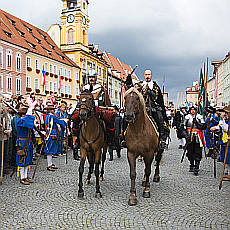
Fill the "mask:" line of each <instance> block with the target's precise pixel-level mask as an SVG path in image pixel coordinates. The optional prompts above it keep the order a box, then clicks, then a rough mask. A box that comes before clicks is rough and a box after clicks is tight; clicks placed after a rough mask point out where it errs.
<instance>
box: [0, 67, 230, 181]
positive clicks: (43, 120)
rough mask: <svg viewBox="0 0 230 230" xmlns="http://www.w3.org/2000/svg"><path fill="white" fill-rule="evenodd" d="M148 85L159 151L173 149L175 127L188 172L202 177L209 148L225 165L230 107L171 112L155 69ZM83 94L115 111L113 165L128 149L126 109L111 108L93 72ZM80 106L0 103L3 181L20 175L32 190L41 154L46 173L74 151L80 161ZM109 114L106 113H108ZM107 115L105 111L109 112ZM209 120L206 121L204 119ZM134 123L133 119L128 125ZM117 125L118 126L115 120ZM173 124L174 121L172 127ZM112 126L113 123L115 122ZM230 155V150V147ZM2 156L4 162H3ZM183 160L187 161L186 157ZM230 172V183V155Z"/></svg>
mask: <svg viewBox="0 0 230 230" xmlns="http://www.w3.org/2000/svg"><path fill="white" fill-rule="evenodd" d="M144 78H145V81H144V82H142V83H140V84H139V85H138V87H140V86H141V88H142V94H143V99H144V100H145V103H146V112H147V113H148V115H149V117H151V119H152V120H153V121H154V122H155V123H156V126H157V129H158V133H159V148H160V149H165V148H167V147H168V145H169V139H170V136H169V133H170V127H171V128H172V127H175V129H176V132H177V137H178V139H179V149H184V153H186V156H187V158H188V161H189V162H190V167H189V171H190V172H193V173H194V175H196V176H197V175H198V174H199V169H200V161H201V159H202V150H203V148H204V150H205V149H206V147H207V148H208V149H209V152H208V154H207V157H212V158H213V159H216V158H217V159H218V160H219V161H221V162H224V159H225V155H226V154H225V152H226V148H227V142H228V141H229V140H230V137H229V118H230V107H225V108H221V109H220V108H219V109H215V108H214V107H211V106H209V107H208V108H205V110H204V113H203V115H200V114H199V113H198V108H197V107H196V106H191V107H190V108H187V106H181V107H180V109H179V110H177V111H175V112H174V113H172V112H171V111H170V109H169V108H167V107H165V105H164V101H163V96H162V93H161V90H160V88H159V86H158V85H157V84H156V82H155V81H153V80H152V72H151V70H146V71H145V73H144ZM125 84H126V87H127V89H128V88H130V87H135V86H134V85H133V83H132V79H131V76H129V77H128V78H127V80H126V83H125ZM83 90H86V91H90V92H91V93H92V95H93V98H94V104H95V108H98V107H103V108H106V109H108V108H109V110H110V111H112V113H113V115H115V116H114V119H110V118H109V119H110V121H109V122H107V121H108V120H107V121H106V120H104V122H105V126H106V128H105V129H106V130H105V137H106V138H107V140H106V141H107V143H108V146H109V147H108V152H109V156H110V157H109V160H110V161H112V160H113V157H114V156H113V152H114V151H116V153H117V157H118V158H120V157H121V149H122V147H125V140H124V132H125V130H126V127H127V125H128V123H127V122H126V121H127V117H125V112H124V109H119V108H118V107H116V106H112V105H111V102H110V100H109V97H108V94H107V92H106V90H105V88H104V87H103V86H101V85H99V84H97V73H96V71H95V70H90V72H89V73H88V84H87V85H86V86H84V88H83ZM76 106H77V105H73V104H67V103H66V102H65V101H62V100H58V99H57V98H55V97H54V96H53V95H48V96H46V98H45V99H44V100H43V98H42V97H38V98H36V97H35V94H34V93H31V94H30V95H27V96H21V95H19V96H17V97H16V96H12V97H11V98H4V96H3V95H2V99H1V103H0V149H1V152H2V154H1V155H0V158H1V159H2V160H1V166H2V165H3V167H1V169H3V170H2V171H1V179H2V172H3V175H5V174H7V173H11V175H13V174H14V173H15V172H16V173H17V175H18V176H20V182H21V183H22V184H25V185H29V184H30V183H32V182H33V181H32V180H31V178H29V177H28V170H29V169H30V166H31V165H33V164H35V163H36V158H37V157H38V156H40V155H41V154H44V157H45V158H46V159H47V170H48V171H55V170H57V169H58V168H57V166H56V165H55V164H54V163H53V158H55V157H58V156H63V155H65V154H66V153H68V150H69V148H71V149H72V150H73V157H74V159H75V160H80V155H79V149H80V143H79V133H80V122H73V120H72V119H71V118H72V116H73V114H75V113H74V112H75V111H76V108H77V107H76ZM105 111H106V110H105ZM105 111H104V112H105ZM205 117H206V120H205ZM132 119H135V114H131V115H130V117H129V120H132ZM112 120H113V121H112ZM171 120H173V122H171ZM111 121H112V122H111ZM229 152H230V148H229ZM2 156H3V158H2ZM182 161H183V158H182ZM226 164H227V168H228V172H227V174H226V175H225V176H224V180H230V153H228V154H227V159H226Z"/></svg>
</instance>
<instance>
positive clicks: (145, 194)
mask: <svg viewBox="0 0 230 230" xmlns="http://www.w3.org/2000/svg"><path fill="white" fill-rule="evenodd" d="M146 155H147V156H145V157H144V161H145V188H144V191H143V197H144V198H150V183H149V177H150V174H151V165H152V162H153V158H154V153H151V152H149V153H147V154H146Z"/></svg>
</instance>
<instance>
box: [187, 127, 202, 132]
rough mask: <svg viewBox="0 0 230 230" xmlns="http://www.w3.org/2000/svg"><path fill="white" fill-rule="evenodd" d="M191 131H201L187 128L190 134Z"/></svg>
mask: <svg viewBox="0 0 230 230" xmlns="http://www.w3.org/2000/svg"><path fill="white" fill-rule="evenodd" d="M191 130H192V131H193V132H199V131H200V130H199V129H192V128H187V131H188V132H191Z"/></svg>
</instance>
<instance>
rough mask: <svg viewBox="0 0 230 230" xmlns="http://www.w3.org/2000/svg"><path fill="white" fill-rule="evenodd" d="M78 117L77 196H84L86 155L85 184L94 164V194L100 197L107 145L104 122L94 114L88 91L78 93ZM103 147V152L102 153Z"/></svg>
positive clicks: (88, 180)
mask: <svg viewBox="0 0 230 230" xmlns="http://www.w3.org/2000/svg"><path fill="white" fill-rule="evenodd" d="M78 108H79V118H80V120H81V122H82V124H81V129H80V135H79V139H80V151H81V161H80V166H79V190H78V197H79V198H83V197H84V191H83V181H82V176H83V173H84V165H85V161H86V157H87V159H88V162H89V173H88V177H87V180H86V184H89V183H90V179H91V174H92V173H93V170H94V166H95V176H96V194H95V197H98V198H101V197H102V195H101V192H100V185H99V181H102V180H103V174H104V162H105V159H106V151H107V146H106V142H105V127H104V123H103V122H102V121H101V120H100V119H99V117H98V116H97V115H96V107H95V103H94V98H93V95H92V94H91V92H90V91H84V92H83V93H81V95H80V100H79V105H78ZM102 149H103V154H102ZM101 158H102V169H101V175H100V178H99V165H100V162H101Z"/></svg>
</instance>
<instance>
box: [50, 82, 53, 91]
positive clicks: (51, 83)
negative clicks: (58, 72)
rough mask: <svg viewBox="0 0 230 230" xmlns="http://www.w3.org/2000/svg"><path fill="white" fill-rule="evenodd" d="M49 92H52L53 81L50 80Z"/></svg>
mask: <svg viewBox="0 0 230 230" xmlns="http://www.w3.org/2000/svg"><path fill="white" fill-rule="evenodd" d="M50 92H53V82H52V81H51V82H50Z"/></svg>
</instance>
